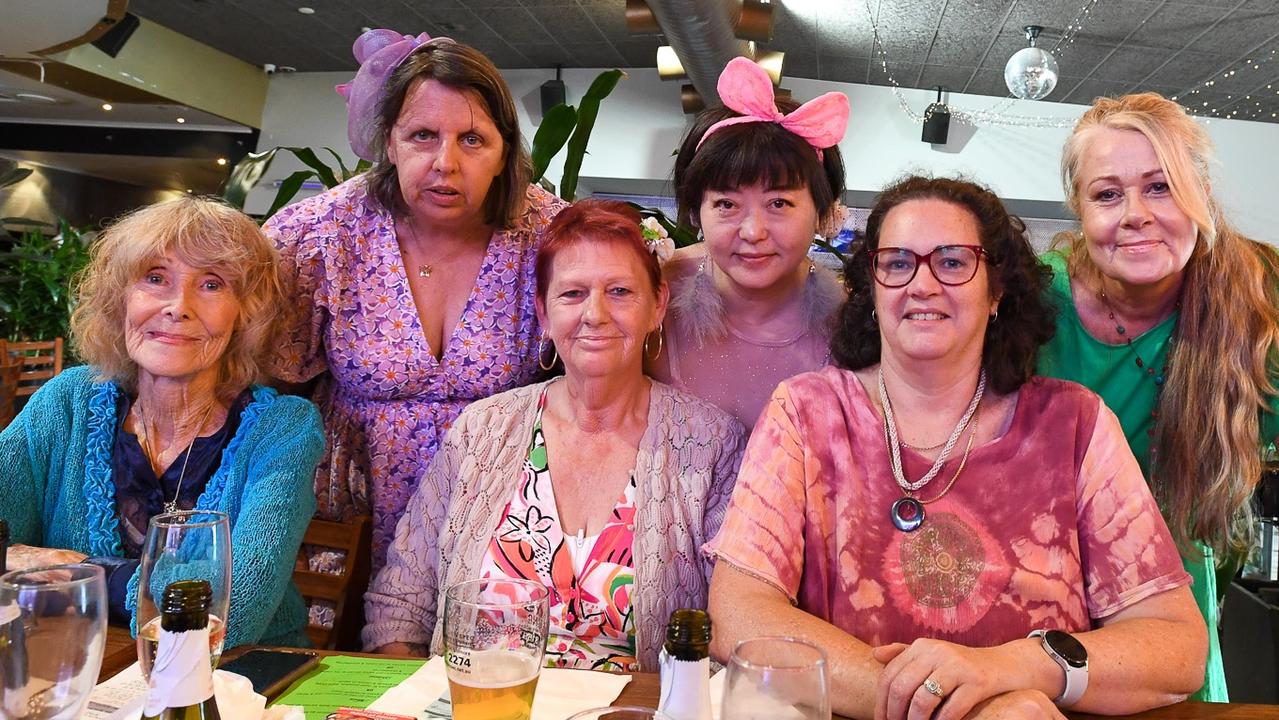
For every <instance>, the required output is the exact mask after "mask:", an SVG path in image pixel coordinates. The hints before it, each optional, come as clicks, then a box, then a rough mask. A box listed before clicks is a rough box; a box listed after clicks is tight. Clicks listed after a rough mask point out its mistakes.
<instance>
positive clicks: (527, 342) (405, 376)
mask: <svg viewBox="0 0 1279 720" xmlns="http://www.w3.org/2000/svg"><path fill="white" fill-rule="evenodd" d="M354 51H355V55H356V59H357V60H359V61H360V62H361V68H360V70H359V72H358V73H357V75H356V78H355V80H353V81H352V82H351V83H349V84H347V85H344V86H341V87H340V88H339V89H338V90H339V92H341V93H342V94H343V95H344V96H345V97H346V98H347V106H348V113H349V120H348V134H349V136H350V139H351V145H352V147H353V149H354V150H355V151H356V154H357V155H359V156H360V157H363V158H366V159H368V160H370V161H372V162H373V163H374V167H373V169H372V170H371V171H370V172H368V173H366V174H364V175H362V176H360V177H357V178H355V179H353V180H350V181H348V182H346V183H343V184H342V185H340V186H338V187H336V188H333V189H332V190H330V191H328V192H326V193H323V194H321V195H318V196H316V197H312V198H309V199H307V200H304V201H302V202H299V203H297V204H295V205H292V206H290V207H288V208H285V209H284V210H282V211H281V212H280V213H279V214H277V215H276V216H275V217H273V218H272V219H271V220H270V221H269V222H268V223H267V225H266V227H265V230H266V232H267V234H268V235H269V236H270V237H271V238H272V239H273V240H274V241H275V243H276V245H277V246H278V247H279V249H280V254H281V258H282V263H283V272H282V275H283V276H284V277H285V278H287V279H289V280H290V281H291V283H292V292H293V299H292V302H293V303H294V304H293V306H292V307H291V308H289V310H290V311H291V317H290V320H289V324H288V331H287V332H286V333H284V334H283V336H282V339H281V342H280V346H279V350H278V352H277V354H276V358H275V362H274V370H275V373H276V375H277V376H278V377H279V378H281V379H283V380H285V381H289V382H295V383H298V382H306V381H310V380H312V379H314V378H316V377H321V380H320V385H319V387H318V388H317V390H316V393H315V399H316V401H317V403H319V405H320V407H321V411H322V413H323V415H324V423H325V431H326V435H327V439H328V447H327V449H326V452H325V457H324V460H323V462H322V463H321V465H320V468H319V470H318V472H317V475H316V483H315V491H316V498H317V501H318V514H319V516H320V517H323V518H329V519H336V520H345V519H349V518H351V517H354V516H356V515H361V514H371V515H372V517H373V567H374V570H375V571H376V570H377V568H379V567H381V565H382V563H383V561H384V557H385V553H386V547H387V545H388V543H389V542H390V541H391V539H392V537H393V535H394V533H395V524H396V522H397V521H398V520H399V518H400V515H401V514H402V512H403V510H404V506H405V503H406V502H407V501H408V498H409V496H410V495H412V493H413V491H414V490H415V489H416V487H417V483H418V478H419V477H421V475H422V473H423V472H424V471H425V470H426V467H427V465H428V464H430V461H431V458H432V457H433V456H434V454H435V450H436V448H437V446H438V444H439V441H440V438H441V437H442V436H443V435H444V432H445V431H446V430H447V429H448V428H449V426H450V425H451V424H452V422H453V419H454V418H456V417H457V415H458V413H459V412H461V410H462V408H464V407H465V406H466V405H467V403H469V402H471V401H473V400H477V399H479V398H483V397H487V396H489V395H492V394H493V393H496V392H500V391H503V390H507V389H510V388H513V387H517V386H520V385H524V384H527V383H529V382H531V381H532V380H534V379H535V378H536V376H537V374H538V367H537V355H536V353H537V337H538V335H539V333H540V328H539V325H538V322H537V319H536V315H535V313H534V310H533V297H534V279H533V259H534V255H535V253H536V250H537V247H538V245H539V244H540V241H541V233H542V230H543V228H545V226H546V225H547V224H548V223H549V222H550V220H551V218H552V217H553V216H554V215H555V213H556V212H558V211H559V209H560V208H561V207H562V206H563V204H562V203H561V202H560V201H558V200H557V199H555V198H554V197H552V196H551V195H549V194H547V193H545V192H544V191H542V190H541V189H540V188H537V187H534V186H530V185H529V184H528V178H529V167H530V165H529V161H528V154H527V152H526V150H525V149H524V148H523V146H522V144H521V140H520V135H519V124H518V120H517V117H516V113H515V105H514V101H513V100H512V98H511V95H510V91H509V90H508V88H507V87H506V85H505V83H504V82H503V80H502V78H501V76H500V75H499V74H498V71H497V69H496V68H495V67H493V64H492V63H491V62H490V61H489V60H488V59H487V58H485V57H484V56H483V55H482V54H480V53H479V52H478V51H476V50H474V49H472V48H470V47H467V46H465V45H462V44H460V43H456V42H453V41H452V40H449V39H447V38H437V39H434V40H432V39H430V38H428V37H427V36H426V35H419V36H417V37H411V36H404V35H399V34H397V33H394V32H391V31H388V30H374V31H370V32H368V33H365V34H364V35H362V36H361V37H360V39H359V40H357V41H356V43H355V47H354ZM325 371H327V373H326V372H325Z"/></svg>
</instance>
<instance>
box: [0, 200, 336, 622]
mask: <svg viewBox="0 0 1279 720" xmlns="http://www.w3.org/2000/svg"><path fill="white" fill-rule="evenodd" d="M91 253H92V258H91V260H90V263H89V266H88V267H87V268H86V269H85V271H84V274H83V275H82V276H81V277H80V279H79V285H78V287H77V288H76V291H77V301H78V302H77V306H76V310H75V312H74V314H73V315H72V318H71V327H72V333H73V335H74V338H73V341H74V343H75V347H76V348H77V350H78V352H79V354H80V356H81V357H82V358H84V359H85V360H86V361H88V363H89V365H88V366H85V367H77V368H72V369H70V370H67V371H65V372H63V373H62V374H61V375H59V376H57V377H56V378H54V379H53V380H52V381H50V382H49V383H48V384H46V385H45V386H44V387H42V388H41V389H40V390H39V392H37V393H36V394H35V396H34V397H32V399H31V402H30V403H29V404H28V405H27V406H26V407H25V408H24V409H23V411H22V413H21V414H20V415H19V416H18V417H17V419H16V420H15V421H14V423H13V424H12V425H10V426H9V427H8V428H6V429H5V430H4V432H3V433H0V467H3V468H4V472H3V473H0V497H3V498H4V503H2V504H0V518H3V519H4V520H6V521H7V522H8V523H9V527H10V529H11V533H12V539H13V541H14V542H15V543H17V544H16V545H15V546H14V547H13V548H11V549H10V552H9V566H10V568H24V567H34V566H37V565H47V564H52V563H60V562H80V561H87V562H91V563H94V564H97V565H101V566H103V567H104V568H105V570H106V572H107V577H108V588H109V598H110V607H111V617H112V619H113V621H117V622H122V623H128V622H129V621H130V620H131V619H132V615H133V603H132V602H131V601H130V598H129V597H128V595H129V593H128V587H129V586H130V584H131V583H130V581H131V579H132V578H134V577H135V573H136V572H137V569H138V564H139V560H138V558H139V557H140V555H141V553H142V545H143V541H144V540H145V537H146V530H147V524H148V521H149V520H150V519H151V518H152V517H153V516H155V515H158V514H160V513H163V512H171V511H173V510H178V509H181V510H190V509H200V510H216V511H220V512H223V513H226V514H227V515H228V516H229V517H230V519H231V528H232V531H231V554H232V571H231V572H232V591H231V608H230V617H229V623H228V626H227V635H226V644H227V646H228V647H233V646H236V645H244V644H252V643H259V642H261V643H266V644H303V643H305V636H304V635H303V634H302V631H303V629H304V627H305V625H306V615H305V611H304V608H303V605H302V598H301V596H300V595H299V594H298V591H297V589H296V588H294V587H293V584H292V582H291V581H290V577H291V571H292V567H293V558H294V556H295V555H296V554H297V551H298V546H299V545H300V544H301V542H302V534H303V532H305V530H306V525H307V523H308V522H309V521H310V518H311V515H312V513H313V512H314V510H315V498H314V495H313V493H312V490H311V478H312V475H313V474H314V472H315V466H316V464H317V463H318V462H319V459H320V453H321V452H322V451H323V448H324V437H323V434H322V432H321V425H320V418H319V414H318V413H317V412H316V410H315V407H314V406H313V405H311V403H310V402H308V401H306V400H303V399H301V398H297V397H288V396H279V395H277V394H276V393H275V391H273V390H271V389H269V388H266V387H262V386H260V385H255V384H254V383H255V382H257V380H258V379H259V378H260V377H261V376H262V358H263V356H264V354H265V353H266V351H267V349H268V345H269V340H270V338H271V335H272V326H273V323H274V322H275V319H276V315H277V311H278V308H279V307H280V306H281V290H280V282H279V278H278V275H277V269H276V264H277V258H276V252H275V250H274V249H273V248H272V246H271V244H270V242H268V241H267V239H266V238H265V237H264V236H263V235H262V233H261V231H259V230H258V227H257V225H255V224H254V223H253V221H252V220H250V219H249V218H247V217H245V216H244V215H243V214H242V213H240V212H238V211H236V210H234V209H232V208H230V207H227V206H225V205H222V204H221V203H218V202H216V201H213V200H205V199H199V198H189V197H184V198H180V199H177V200H172V201H169V202H164V203H159V204H157V205H152V206H150V207H147V208H143V209H141V210H138V211H136V212H134V213H132V214H130V215H128V216H126V217H124V218H123V219H121V220H120V221H119V222H117V223H116V224H114V225H113V226H111V227H110V228H109V229H107V230H106V231H105V232H103V234H102V235H101V236H100V237H99V238H98V240H97V241H96V242H95V243H94V245H93V248H92V251H91Z"/></svg>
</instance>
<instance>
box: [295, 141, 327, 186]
mask: <svg viewBox="0 0 1279 720" xmlns="http://www.w3.org/2000/svg"><path fill="white" fill-rule="evenodd" d="M284 149H285V150H288V151H289V152H291V153H293V156H294V157H296V158H297V159H298V160H301V161H302V164H303V165H305V166H307V167H309V168H311V169H312V170H314V171H315V176H316V177H318V178H319V179H320V182H322V183H324V187H326V188H334V187H337V186H338V179H337V176H336V175H334V174H333V168H331V167H329V166H328V165H325V164H324V163H322V162H320V158H318V157H316V155H315V151H314V150H312V149H311V148H304V147H287V148H284ZM290 177H292V176H290Z"/></svg>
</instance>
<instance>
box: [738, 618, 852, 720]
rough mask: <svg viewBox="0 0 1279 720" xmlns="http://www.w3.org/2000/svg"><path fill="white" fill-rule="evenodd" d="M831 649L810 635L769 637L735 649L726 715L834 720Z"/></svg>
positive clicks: (761, 719)
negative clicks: (828, 664) (803, 637)
mask: <svg viewBox="0 0 1279 720" xmlns="http://www.w3.org/2000/svg"><path fill="white" fill-rule="evenodd" d="M826 673H827V671H826V653H825V652H824V651H823V650H822V649H821V648H819V647H817V646H816V645H814V644H812V643H810V642H807V641H805V640H799V639H796V638H789V637H763V638H756V639H754V640H743V641H741V642H739V643H737V647H736V648H734V649H733V656H732V658H731V659H730V660H729V661H728V669H727V670H726V671H725V676H724V702H723V704H722V705H721V706H720V708H721V712H720V717H721V718H722V719H723V720H830V680H829V678H828V677H827V674H826Z"/></svg>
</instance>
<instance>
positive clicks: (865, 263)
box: [830, 175, 1057, 393]
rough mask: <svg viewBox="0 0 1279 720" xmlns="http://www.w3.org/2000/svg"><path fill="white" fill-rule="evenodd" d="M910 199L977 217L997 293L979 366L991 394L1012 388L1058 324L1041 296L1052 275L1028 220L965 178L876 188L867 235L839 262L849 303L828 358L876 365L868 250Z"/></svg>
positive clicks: (1030, 370) (915, 179)
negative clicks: (943, 204)
mask: <svg viewBox="0 0 1279 720" xmlns="http://www.w3.org/2000/svg"><path fill="white" fill-rule="evenodd" d="M911 200H941V201H944V202H948V203H951V204H953V205H957V206H959V207H962V208H964V209H966V210H968V212H970V213H972V215H973V218H974V219H975V220H976V221H977V226H978V228H979V231H980V234H981V245H982V247H984V248H985V249H986V255H987V260H986V266H987V268H989V270H988V273H989V275H990V291H991V296H992V297H994V296H995V295H997V294H999V293H1002V297H1001V298H1000V301H999V306H998V312H999V317H998V319H997V320H996V321H994V322H992V323H990V324H989V325H988V326H987V327H986V339H985V341H984V342H983V344H982V366H983V367H984V368H985V369H986V377H987V382H989V383H990V386H991V387H992V388H993V389H994V390H995V391H996V392H999V393H1010V392H1013V391H1015V390H1017V389H1018V388H1019V387H1021V385H1022V383H1024V382H1026V380H1028V379H1030V376H1031V375H1034V374H1035V360H1036V357H1037V356H1038V354H1039V346H1040V345H1043V344H1044V343H1046V342H1048V341H1049V340H1051V339H1052V336H1053V333H1054V332H1055V331H1056V328H1057V324H1056V317H1055V309H1054V308H1053V306H1052V304H1051V303H1050V302H1049V301H1048V300H1047V298H1046V297H1045V295H1044V292H1045V290H1047V288H1048V284H1049V283H1050V282H1051V278H1052V272H1051V271H1050V270H1049V269H1048V268H1047V267H1046V266H1044V265H1042V264H1040V262H1039V259H1038V258H1036V257H1035V252H1034V250H1032V249H1031V247H1030V242H1029V241H1027V239H1026V224H1025V223H1023V222H1022V221H1021V219H1020V218H1018V217H1016V216H1015V215H1009V214H1008V211H1007V210H1006V209H1004V204H1003V203H1002V202H1000V200H999V198H998V197H997V196H996V195H995V194H994V193H993V192H991V191H990V190H988V189H987V188H985V187H982V186H981V185H978V184H976V183H973V182H969V181H967V180H963V179H952V178H932V177H923V176H919V175H911V176H908V177H906V178H903V179H902V180H898V181H897V182H896V183H894V184H892V185H890V186H888V187H887V188H884V191H883V192H882V193H880V195H879V198H878V199H877V200H876V201H875V207H874V208H872V209H871V212H870V218H869V219H868V220H867V221H866V236H865V238H864V239H863V240H862V241H861V243H860V244H859V245H857V246H854V248H853V249H852V251H851V253H850V254H849V256H848V259H847V260H846V261H845V263H844V283H845V285H846V286H847V287H848V301H847V302H845V303H844V306H843V307H842V308H840V310H839V317H838V319H837V325H836V328H835V335H834V336H833V337H832V338H831V343H830V344H831V357H832V359H833V360H834V361H835V364H836V365H838V366H839V367H842V368H844V369H846V370H860V369H862V368H865V367H870V366H871V365H874V364H876V363H878V362H879V355H880V336H879V323H878V322H876V320H875V317H874V316H873V315H872V311H873V310H874V308H875V279H874V278H873V277H872V276H871V267H870V260H869V258H868V257H867V253H868V252H869V251H871V250H874V249H876V248H878V247H879V233H880V228H881V227H883V224H884V218H885V217H887V215H888V213H889V211H891V210H892V209H893V208H895V207H897V206H898V205H901V204H902V203H905V202H909V201H911ZM920 272H927V270H926V269H923V268H921V269H920Z"/></svg>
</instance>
